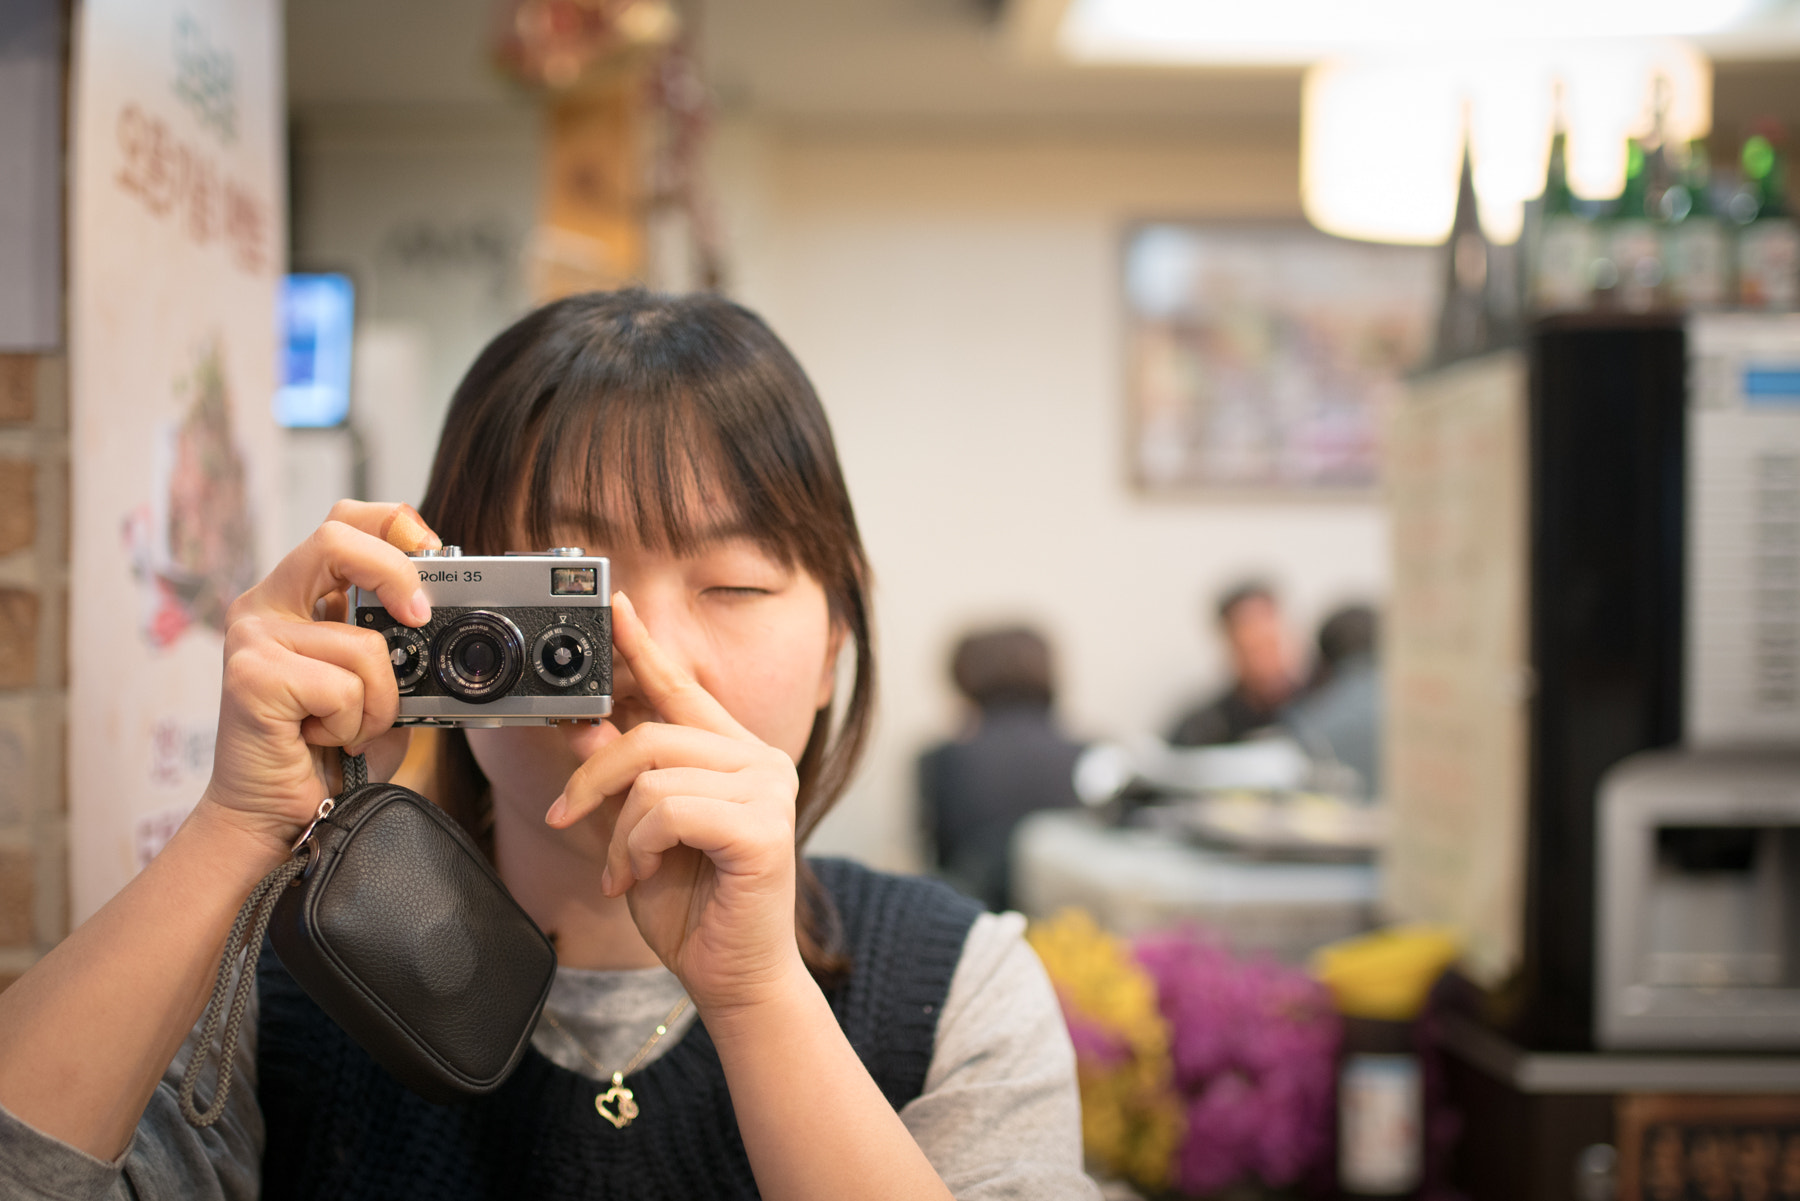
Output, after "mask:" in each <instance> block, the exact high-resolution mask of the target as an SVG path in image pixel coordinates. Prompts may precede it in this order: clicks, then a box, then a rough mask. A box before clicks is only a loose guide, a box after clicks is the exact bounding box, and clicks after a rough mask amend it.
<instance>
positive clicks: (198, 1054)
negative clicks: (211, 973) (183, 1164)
mask: <svg viewBox="0 0 1800 1201" xmlns="http://www.w3.org/2000/svg"><path fill="white" fill-rule="evenodd" d="M339 754H340V760H339V762H340V763H341V764H342V769H343V777H344V783H343V788H342V789H341V790H340V791H339V792H338V795H337V798H336V800H337V801H342V800H343V799H344V798H345V797H347V796H349V795H350V793H351V792H353V791H354V790H356V789H358V788H361V787H362V786H363V785H364V784H367V783H368V782H369V764H368V761H367V760H366V759H364V758H363V757H362V756H361V755H351V754H348V753H346V752H340V753H339ZM335 803H336V802H334V801H331V800H327V801H325V802H323V803H322V804H321V805H320V806H319V814H318V817H315V818H314V819H313V822H314V824H315V825H316V824H317V823H318V819H319V818H321V817H324V816H325V815H326V814H327V813H329V812H331V810H332V808H333V807H334V805H335ZM311 835H312V826H308V827H307V828H306V831H305V833H303V834H301V836H300V841H298V842H296V843H295V844H294V847H293V850H294V853H293V854H291V855H290V856H289V857H288V858H287V859H285V860H283V861H282V864H281V866H280V867H278V868H276V869H275V870H274V871H272V872H270V873H269V874H268V875H266V876H264V877H263V878H262V880H261V881H260V882H258V884H257V885H256V887H255V888H253V889H251V890H250V896H249V898H248V899H247V900H245V901H244V906H243V908H241V909H239V910H238V915H237V920H236V921H234V922H233V923H232V924H231V933H230V934H228V935H226V936H225V954H224V955H223V956H222V957H221V958H220V959H219V975H218V979H216V980H215V981H214V982H213V990H212V996H211V998H209V999H208V1000H207V1002H206V1013H205V1014H204V1015H203V1016H202V1017H201V1019H200V1037H199V1039H198V1040H197V1041H196V1042H195V1044H194V1051H193V1057H192V1058H191V1059H189V1060H188V1065H187V1071H186V1072H184V1073H183V1074H182V1077H181V1116H182V1117H184V1118H186V1119H187V1122H188V1125H190V1126H194V1127H199V1128H204V1127H207V1126H211V1125H212V1124H213V1123H214V1122H217V1121H218V1120H219V1118H220V1117H221V1116H223V1114H224V1113H225V1100H226V1098H227V1097H229V1096H230V1095H231V1074H232V1069H233V1066H234V1065H233V1056H232V1052H233V1051H234V1050H235V1049H236V1047H237V1045H238V1034H239V1030H240V1027H242V1026H243V1023H244V1011H245V1009H246V1008H247V1007H248V1005H249V1003H250V996H251V994H252V993H253V992H255V990H256V957H257V955H258V954H259V953H260V952H261V950H262V941H263V936H264V935H265V934H267V933H268V931H269V919H270V918H271V917H273V916H274V915H275V898H276V897H278V896H280V895H281V890H282V889H284V888H286V887H287V886H288V885H289V884H291V883H293V880H294V877H296V876H298V875H299V874H300V873H301V871H303V870H304V869H305V867H306V860H305V859H304V858H302V857H301V856H300V854H299V853H298V852H299V850H300V848H301V847H302V846H303V845H305V843H306V840H307V839H308V838H309V837H311ZM234 978H235V979H236V980H237V988H236V990H235V991H234V990H233V989H232V986H231V985H232V980H233V979H234ZM227 998H230V1004H229V1009H228V1008H227V1000H226V999H227ZM221 1014H224V1016H225V1037H224V1039H223V1040H222V1041H221V1044H220V1046H219V1050H218V1054H219V1088H218V1091H217V1092H216V1093H215V1094H214V1095H213V1100H212V1104H211V1105H208V1106H207V1107H206V1108H205V1109H201V1108H199V1106H198V1104H197V1103H196V1102H195V1100H194V1090H195V1089H196V1088H197V1087H198V1086H199V1084H200V1071H201V1069H202V1068H203V1067H204V1066H205V1064H206V1061H207V1059H208V1058H209V1057H210V1056H211V1055H212V1054H213V1035H214V1034H215V1033H217V1032H218V1029H219V1017H220V1015H221Z"/></svg>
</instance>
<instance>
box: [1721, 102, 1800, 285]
mask: <svg viewBox="0 0 1800 1201" xmlns="http://www.w3.org/2000/svg"><path fill="white" fill-rule="evenodd" d="M1743 164H1744V184H1745V187H1746V189H1747V192H1748V194H1749V195H1750V196H1751V197H1752V198H1753V199H1754V201H1755V204H1756V212H1755V215H1754V216H1753V217H1751V219H1750V221H1749V223H1748V224H1746V225H1744V226H1743V227H1742V228H1741V229H1739V230H1738V242H1737V277H1738V303H1739V304H1741V305H1743V306H1744V307H1745V308H1748V309H1780V310H1787V309H1793V308H1796V307H1800V228H1796V226H1795V225H1794V218H1793V215H1792V213H1790V212H1789V210H1788V205H1787V178H1786V176H1787V164H1786V163H1784V162H1782V160H1781V153H1780V151H1778V150H1776V148H1775V144H1774V142H1772V141H1771V140H1770V139H1769V138H1767V137H1765V136H1764V135H1762V134H1756V135H1755V136H1753V137H1751V138H1750V139H1748V140H1747V141H1745V143H1744V156H1743Z"/></svg>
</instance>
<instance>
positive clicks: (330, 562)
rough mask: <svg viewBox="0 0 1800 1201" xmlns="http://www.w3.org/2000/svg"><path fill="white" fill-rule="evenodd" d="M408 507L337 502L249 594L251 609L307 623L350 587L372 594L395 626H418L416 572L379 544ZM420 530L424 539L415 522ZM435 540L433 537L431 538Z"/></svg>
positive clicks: (400, 553)
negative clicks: (255, 606)
mask: <svg viewBox="0 0 1800 1201" xmlns="http://www.w3.org/2000/svg"><path fill="white" fill-rule="evenodd" d="M403 509H404V510H408V511H409V512H410V508H409V506H405V505H391V504H370V503H367V502H363V501H339V502H338V503H337V504H336V505H334V506H332V510H331V515H330V516H329V517H328V518H326V520H325V523H324V524H323V525H321V526H320V527H319V528H318V529H317V530H315V531H313V534H312V536H311V537H310V538H308V539H307V540H306V541H305V542H304V543H302V544H301V545H300V546H299V547H297V548H296V549H295V550H293V551H292V552H291V553H289V554H288V556H287V557H286V558H284V559H283V560H282V561H281V562H280V563H278V564H276V566H275V570H273V571H271V572H270V573H269V576H268V578H267V579H266V580H264V581H263V582H262V583H261V584H260V585H258V586H257V588H256V589H255V593H256V596H255V598H254V599H253V600H252V602H251V603H252V604H256V603H257V601H260V602H261V603H260V605H259V606H258V607H266V608H269V609H273V610H274V611H276V612H279V613H283V614H285V615H287V616H289V617H292V618H296V619H300V620H310V619H311V618H312V617H313V615H314V605H315V604H316V603H317V602H318V601H319V600H320V599H321V598H323V597H327V596H330V595H331V594H332V593H335V592H342V591H343V590H344V589H345V588H346V587H348V586H350V585H355V586H356V587H359V588H365V589H367V590H369V591H371V592H374V593H375V594H376V595H377V596H378V597H379V598H380V600H381V603H382V605H383V606H384V607H385V608H386V609H387V610H388V611H389V612H390V613H393V614H394V616H396V617H398V618H399V619H400V620H401V621H404V622H407V623H408V624H410V625H423V624H424V623H425V622H426V621H428V620H429V619H430V616H431V609H430V606H429V605H428V604H427V603H426V600H425V595H424V592H423V591H422V590H421V589H420V587H419V579H418V571H417V569H416V568H415V567H414V566H413V564H412V562H411V560H410V559H408V558H407V555H406V551H405V550H402V549H401V548H400V547H397V546H395V545H393V544H392V543H390V542H387V541H384V540H383V539H382V537H381V535H380V534H379V533H378V531H381V530H384V529H387V530H391V529H392V527H393V526H394V524H395V523H396V521H397V519H398V517H399V515H400V511H401V510H403ZM411 520H412V521H414V522H417V525H418V527H419V528H420V529H423V530H425V532H426V533H428V534H429V533H430V531H429V530H428V529H426V527H425V526H424V523H423V522H418V521H417V518H416V517H415V518H412V519H411ZM432 537H433V538H435V535H432Z"/></svg>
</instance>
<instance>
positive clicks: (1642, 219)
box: [1608, 138, 1663, 313]
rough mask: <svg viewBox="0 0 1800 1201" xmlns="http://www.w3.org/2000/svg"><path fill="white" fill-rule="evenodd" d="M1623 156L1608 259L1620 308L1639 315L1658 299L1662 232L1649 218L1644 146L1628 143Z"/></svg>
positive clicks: (1654, 304) (1646, 163)
mask: <svg viewBox="0 0 1800 1201" xmlns="http://www.w3.org/2000/svg"><path fill="white" fill-rule="evenodd" d="M1626 155H1627V157H1626V165H1625V190H1624V191H1623V192H1620V193H1619V206H1618V208H1617V210H1616V211H1615V212H1614V214H1613V220H1612V226H1611V230H1610V231H1609V232H1610V234H1611V237H1610V238H1609V240H1608V241H1609V247H1610V254H1609V255H1608V257H1609V258H1611V259H1612V262H1613V266H1614V267H1615V268H1616V269H1617V270H1618V273H1619V275H1618V285H1617V287H1618V291H1617V292H1616V293H1615V295H1616V297H1617V299H1618V304H1619V307H1620V308H1623V309H1627V310H1629V311H1631V312H1636V313H1641V312H1643V311H1645V310H1646V309H1650V308H1654V307H1655V306H1656V303H1657V301H1658V299H1659V298H1660V295H1661V288H1662V282H1663V252H1662V232H1661V230H1659V229H1658V228H1657V225H1656V222H1654V221H1652V220H1651V218H1650V205H1649V198H1650V175H1651V172H1650V170H1649V157H1648V156H1647V155H1646V154H1645V152H1644V144H1643V143H1642V142H1640V141H1638V140H1637V139H1636V138H1633V139H1631V142H1630V143H1629V146H1628V148H1627V150H1626Z"/></svg>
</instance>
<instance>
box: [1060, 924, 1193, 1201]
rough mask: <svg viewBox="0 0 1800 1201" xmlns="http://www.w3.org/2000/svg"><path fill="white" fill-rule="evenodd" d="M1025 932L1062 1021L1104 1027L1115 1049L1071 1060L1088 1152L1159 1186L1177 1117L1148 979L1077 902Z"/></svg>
mask: <svg viewBox="0 0 1800 1201" xmlns="http://www.w3.org/2000/svg"><path fill="white" fill-rule="evenodd" d="M1026 938H1027V940H1028V941H1029V942H1030V943H1031V945H1032V948H1033V949H1034V950H1036V951H1037V953H1038V957H1039V958H1040V959H1042V960H1043V963H1044V970H1045V971H1046V972H1047V973H1048V974H1049V976H1050V980H1051V982H1052V983H1053V984H1055V986H1056V992H1057V997H1058V998H1059V999H1060V1000H1061V1002H1062V1005H1063V1010H1064V1014H1065V1016H1066V1017H1067V1018H1068V1019H1069V1021H1070V1023H1071V1027H1072V1028H1073V1027H1075V1026H1077V1025H1080V1026H1086V1027H1088V1028H1090V1029H1092V1030H1095V1031H1097V1032H1099V1033H1101V1034H1104V1035H1106V1036H1108V1041H1109V1042H1113V1043H1115V1044H1116V1045H1117V1046H1118V1047H1119V1048H1120V1049H1121V1050H1122V1051H1123V1052H1124V1055H1123V1057H1122V1058H1118V1059H1115V1058H1113V1057H1111V1056H1101V1055H1096V1054H1092V1053H1090V1054H1089V1055H1087V1056H1085V1057H1083V1058H1081V1059H1080V1061H1079V1062H1078V1065H1077V1070H1078V1072H1079V1075H1080V1083H1081V1134H1082V1142H1083V1144H1084V1146H1085V1147H1086V1149H1087V1154H1088V1156H1089V1157H1090V1158H1091V1159H1093V1160H1094V1161H1096V1162H1098V1163H1100V1164H1102V1165H1103V1166H1105V1167H1106V1168H1107V1169H1108V1170H1110V1171H1112V1172H1115V1173H1118V1174H1120V1175H1123V1176H1127V1177H1129V1178H1131V1179H1132V1180H1135V1181H1137V1182H1138V1183H1140V1184H1143V1185H1146V1186H1148V1187H1150V1188H1162V1187H1164V1186H1165V1185H1166V1184H1167V1183H1168V1180H1169V1176H1170V1169H1171V1167H1172V1165H1173V1161H1174V1156H1175V1151H1176V1148H1177V1147H1179V1146H1180V1144H1181V1140H1182V1138H1183V1136H1184V1135H1185V1133H1186V1123H1185V1119H1184V1116H1183V1111H1182V1107H1181V1102H1180V1098H1179V1096H1178V1095H1177V1093H1176V1091H1175V1088H1174V1084H1173V1079H1172V1067H1171V1064H1170V1060H1169V1029H1168V1024H1167V1023H1166V1022H1165V1021H1164V1020H1163V1017H1162V1013H1161V1011H1160V1010H1159V1009H1158V1008H1157V1003H1156V983H1155V981H1154V980H1152V979H1151V978H1150V976H1149V974H1148V973H1147V972H1145V971H1144V970H1143V968H1141V967H1139V966H1138V964H1137V961H1136V960H1135V959H1133V958H1132V956H1131V953H1130V951H1129V949H1128V948H1127V947H1126V945H1125V944H1124V942H1122V941H1121V940H1119V939H1117V938H1114V937H1113V936H1112V935H1110V934H1108V933H1106V932H1105V931H1104V930H1102V929H1100V927H1099V926H1098V925H1097V924H1096V923H1095V921H1094V919H1093V918H1092V917H1090V916H1089V915H1088V914H1086V913H1084V912H1082V911H1081V910H1078V909H1068V910H1064V911H1063V912H1061V913H1059V914H1057V915H1056V916H1055V917H1054V918H1052V919H1051V920H1049V921H1047V922H1039V923H1037V924H1035V925H1033V926H1032V927H1031V929H1030V931H1029V932H1028V933H1027V934H1026ZM1079 1047H1080V1042H1079V1040H1078V1049H1079Z"/></svg>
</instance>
